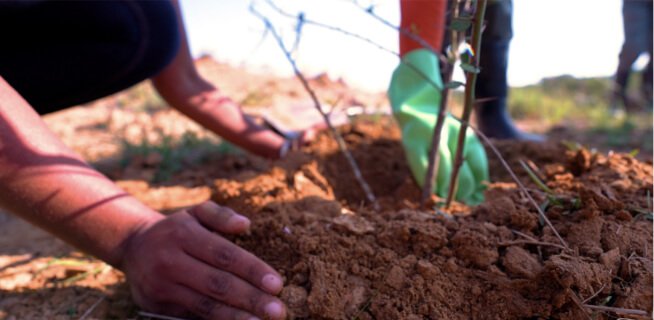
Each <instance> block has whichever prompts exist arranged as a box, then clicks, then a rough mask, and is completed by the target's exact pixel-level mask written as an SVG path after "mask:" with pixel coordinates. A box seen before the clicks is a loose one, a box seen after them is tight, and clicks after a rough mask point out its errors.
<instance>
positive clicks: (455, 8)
mask: <svg viewBox="0 0 654 320" xmlns="http://www.w3.org/2000/svg"><path fill="white" fill-rule="evenodd" d="M458 15H459V0H454V4H453V5H452V20H454V18H457V17H458ZM458 37H459V32H458V31H457V30H456V29H452V33H451V36H450V50H449V54H448V56H449V59H448V60H447V62H446V63H444V64H443V72H444V74H445V79H443V91H442V92H443V93H442V95H441V105H440V108H439V109H438V117H437V118H436V125H435V126H434V133H433V136H432V139H431V148H430V150H429V158H428V163H427V173H426V174H425V180H424V181H425V183H424V186H423V187H422V197H421V198H420V206H421V207H424V206H425V205H426V204H427V199H429V197H430V195H431V194H432V192H433V190H434V183H435V182H436V179H437V177H438V167H439V164H440V152H438V149H439V146H440V142H441V135H442V133H441V132H442V131H443V125H444V124H445V117H446V109H447V102H448V98H449V93H450V89H449V88H448V87H447V84H448V83H450V82H451V81H452V74H453V73H454V63H455V62H456V54H457V52H458V51H459V40H458Z"/></svg>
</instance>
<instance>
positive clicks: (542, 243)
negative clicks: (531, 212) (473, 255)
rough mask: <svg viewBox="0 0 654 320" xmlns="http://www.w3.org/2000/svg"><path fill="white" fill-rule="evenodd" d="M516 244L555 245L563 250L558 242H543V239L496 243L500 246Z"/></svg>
mask: <svg viewBox="0 0 654 320" xmlns="http://www.w3.org/2000/svg"><path fill="white" fill-rule="evenodd" d="M516 244H533V245H535V246H550V247H555V248H559V249H562V250H565V247H564V246H562V245H560V244H558V243H551V242H543V241H531V240H514V241H507V242H500V243H498V245H499V246H502V247H508V246H512V245H516Z"/></svg>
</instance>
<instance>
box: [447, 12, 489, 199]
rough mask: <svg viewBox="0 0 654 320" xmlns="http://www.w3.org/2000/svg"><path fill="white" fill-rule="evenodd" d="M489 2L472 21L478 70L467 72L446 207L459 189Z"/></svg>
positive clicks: (473, 49)
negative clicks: (483, 27)
mask: <svg viewBox="0 0 654 320" xmlns="http://www.w3.org/2000/svg"><path fill="white" fill-rule="evenodd" d="M486 3H487V0H478V1H477V8H476V9H475V16H474V18H473V20H472V25H473V31H472V54H471V55H470V59H471V60H470V62H471V63H470V64H471V65H472V66H474V68H475V69H476V71H475V72H470V71H467V72H466V89H465V103H464V109H463V115H462V116H461V118H462V121H461V128H460V129H459V137H458V140H457V147H456V155H455V156H454V167H453V168H452V176H451V179H450V189H449V190H448V193H447V201H446V206H449V205H450V204H451V203H452V200H453V199H454V195H455V194H456V189H457V181H458V177H459V171H460V169H461V165H462V164H463V149H464V148H465V141H466V140H465V138H466V131H468V130H467V129H468V123H469V120H470V114H471V113H472V109H473V107H474V103H475V84H476V83H477V73H478V70H479V58H480V56H481V52H480V50H481V30H482V26H483V25H484V14H485V13H486Z"/></svg>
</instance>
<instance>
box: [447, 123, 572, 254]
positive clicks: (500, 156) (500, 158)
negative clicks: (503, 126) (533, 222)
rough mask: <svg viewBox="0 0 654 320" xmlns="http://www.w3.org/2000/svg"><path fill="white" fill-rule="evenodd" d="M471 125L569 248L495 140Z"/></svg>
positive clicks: (566, 246)
mask: <svg viewBox="0 0 654 320" xmlns="http://www.w3.org/2000/svg"><path fill="white" fill-rule="evenodd" d="M452 117H454V118H455V119H457V120H459V121H461V122H463V120H462V119H459V118H457V117H455V116H452ZM469 127H470V128H471V129H472V130H473V131H475V133H476V134H477V136H479V137H480V138H481V139H482V141H484V143H485V144H486V145H487V146H488V147H489V148H490V149H491V150H492V151H493V153H494V154H495V156H497V159H499V160H500V163H502V166H503V167H504V169H506V171H507V172H508V173H509V175H511V178H512V179H513V181H515V183H516V185H517V186H518V189H520V191H521V192H522V193H523V194H524V195H525V196H526V197H527V199H528V200H529V202H530V203H531V205H532V206H533V207H534V208H536V210H537V211H538V214H539V215H540V217H541V218H542V219H543V221H545V223H546V224H547V225H548V226H549V227H550V229H552V232H554V235H555V236H556V237H557V238H558V239H559V241H560V242H561V244H562V245H563V246H564V247H565V248H566V249H569V248H570V247H568V244H567V243H566V242H565V240H563V238H562V237H561V235H560V234H559V232H558V231H556V229H555V228H554V226H553V225H552V222H551V221H550V219H549V218H548V217H547V216H546V215H545V212H543V210H541V208H540V206H538V203H536V200H534V198H533V197H532V196H531V194H530V193H529V191H527V188H525V186H524V185H523V184H522V182H521V181H520V179H518V177H517V176H516V175H515V172H513V170H512V169H511V166H509V164H508V163H507V162H506V160H504V157H503V156H502V153H500V151H499V150H497V148H496V147H495V145H494V144H493V142H491V141H490V139H489V138H488V137H487V136H486V135H485V134H484V133H483V132H481V130H479V129H477V128H475V127H474V126H469Z"/></svg>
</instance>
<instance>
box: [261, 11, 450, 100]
mask: <svg viewBox="0 0 654 320" xmlns="http://www.w3.org/2000/svg"><path fill="white" fill-rule="evenodd" d="M266 2H267V3H268V4H269V5H270V7H271V8H272V9H273V10H275V11H277V13H279V14H280V15H282V16H285V17H288V18H293V19H297V17H298V16H296V15H293V14H291V13H289V12H286V11H284V10H283V9H281V8H280V7H279V6H277V5H276V4H275V2H274V1H272V0H267V1H266ZM369 14H371V15H373V16H375V14H374V13H372V12H369ZM302 17H303V18H302V23H304V24H307V25H313V26H316V27H319V28H323V29H327V30H331V31H335V32H339V33H342V34H344V35H346V36H349V37H353V38H355V39H358V40H361V41H363V42H365V43H368V44H370V45H372V46H374V47H376V48H377V49H379V50H382V51H384V52H387V53H389V54H392V55H394V56H396V57H398V58H399V59H400V64H401V65H403V66H406V67H408V68H410V69H411V70H413V71H414V72H416V73H417V74H418V75H419V76H420V77H421V78H422V79H424V80H425V81H427V82H428V83H429V84H430V85H431V86H432V87H434V88H436V89H437V90H440V89H441V88H440V86H439V85H438V84H437V83H436V82H434V81H433V80H432V79H431V78H430V77H429V76H427V75H426V74H425V73H424V72H423V71H422V70H420V69H419V68H417V67H416V66H414V65H413V64H411V63H405V62H404V60H402V56H401V55H400V54H399V53H398V52H396V51H393V50H391V49H389V48H387V47H384V46H382V45H380V44H379V43H377V42H375V41H372V40H370V39H369V38H366V37H364V36H362V35H360V34H356V33H353V32H350V31H347V30H345V29H343V28H339V27H336V26H332V25H328V24H325V23H322V22H319V21H315V20H311V19H309V18H306V17H305V16H302ZM375 17H376V18H378V19H382V20H383V18H380V17H378V16H375ZM383 21H385V20H383ZM386 23H387V24H388V25H390V26H392V24H391V23H390V22H388V21H386ZM392 27H393V28H394V29H396V30H398V31H400V32H402V30H400V28H399V27H397V26H392ZM266 31H268V30H267V29H266ZM404 31H406V30H404ZM410 34H411V35H412V36H411V38H412V39H415V38H418V39H420V37H418V36H417V35H415V34H413V33H410ZM416 41H418V40H416ZM419 42H420V43H422V42H425V41H424V40H422V39H421V40H420V41H419ZM425 49H427V50H430V51H431V52H432V53H433V54H435V55H436V56H438V57H439V60H440V61H445V60H444V58H443V57H442V55H441V54H440V53H439V52H436V51H434V50H433V48H431V47H428V48H425Z"/></svg>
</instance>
